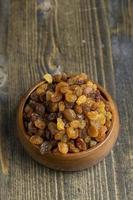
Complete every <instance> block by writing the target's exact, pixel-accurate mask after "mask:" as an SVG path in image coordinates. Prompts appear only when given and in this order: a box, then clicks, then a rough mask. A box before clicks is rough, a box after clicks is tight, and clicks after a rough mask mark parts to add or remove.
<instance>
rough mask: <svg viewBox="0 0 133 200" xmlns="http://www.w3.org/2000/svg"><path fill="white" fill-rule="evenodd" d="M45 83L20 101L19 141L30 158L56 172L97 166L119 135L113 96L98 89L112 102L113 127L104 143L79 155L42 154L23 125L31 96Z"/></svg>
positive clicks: (18, 115) (30, 91) (100, 88)
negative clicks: (26, 104)
mask: <svg viewBox="0 0 133 200" xmlns="http://www.w3.org/2000/svg"><path fill="white" fill-rule="evenodd" d="M43 83H44V81H41V82H39V83H38V84H36V85H35V86H34V87H33V88H32V89H30V90H29V91H28V92H27V93H26V94H25V95H24V96H23V97H22V98H21V100H20V103H19V107H18V114H17V127H18V136H19V139H20V141H21V143H22V145H23V146H24V148H25V149H26V151H27V152H28V154H29V155H30V156H32V158H33V159H34V160H36V161H38V162H39V163H41V164H43V165H45V166H47V167H49V168H52V169H56V170H62V171H77V170H81V169H85V168H87V167H90V166H92V165H95V164H96V163H98V162H99V161H101V160H102V159H103V158H104V157H105V156H106V155H107V154H108V153H109V152H110V151H111V149H112V147H113V145H114V144H115V142H116V139H117V137H118V133H119V115H118V111H117V107H116V105H115V103H114V101H113V100H112V98H111V96H110V95H109V94H108V92H107V91H105V90H104V89H103V88H102V87H101V86H99V85H98V88H99V90H100V92H101V94H102V95H103V97H104V98H105V99H107V100H108V101H109V102H110V105H111V109H112V115H113V119H112V125H111V128H110V130H109V131H108V134H107V136H106V138H105V140H104V141H103V142H100V143H98V144H97V145H96V146H94V147H92V148H90V149H88V150H86V151H83V152H79V153H68V154H66V155H63V154H59V153H46V154H44V155H41V154H40V151H39V148H38V147H37V146H35V145H33V144H31V143H30V142H29V140H28V136H27V134H26V131H25V128H24V124H23V109H24V106H25V103H26V101H27V99H28V98H29V95H30V94H31V93H32V92H33V91H34V90H35V89H36V88H37V87H38V86H40V85H42V84H43Z"/></svg>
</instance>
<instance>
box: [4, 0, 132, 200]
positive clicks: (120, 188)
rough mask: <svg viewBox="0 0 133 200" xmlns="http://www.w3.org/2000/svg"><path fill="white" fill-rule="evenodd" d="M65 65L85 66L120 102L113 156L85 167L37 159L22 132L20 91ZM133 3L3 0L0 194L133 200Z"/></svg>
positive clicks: (32, 199) (20, 198)
mask: <svg viewBox="0 0 133 200" xmlns="http://www.w3.org/2000/svg"><path fill="white" fill-rule="evenodd" d="M57 65H60V66H62V67H63V69H64V70H65V71H73V72H75V71H79V72H80V71H84V72H87V73H88V74H89V76H90V78H92V79H93V80H96V81H98V82H99V83H100V84H102V85H103V86H104V87H106V88H107V89H108V90H109V91H110V93H111V94H112V96H113V97H114V99H115V100H116V102H117V104H118V108H119V112H120V118H121V131H120V136H119V139H118V141H117V144H116V145H115V147H114V148H113V151H112V152H111V153H110V155H109V156H108V157H107V158H106V159H104V160H103V161H102V162H101V163H99V164H98V165H96V166H94V167H92V168H89V169H87V170H84V171H81V172H73V173H70V172H69V173H67V172H65V173H64V172H56V171H54V170H50V169H48V168H45V167H43V166H41V165H39V164H38V163H36V162H35V161H33V160H32V159H31V158H30V157H29V156H28V155H27V154H26V152H25V151H24V150H23V148H22V146H21V145H20V143H19V141H18V139H17V138H16V135H15V134H16V125H15V118H16V108H17V104H18V100H19V97H20V96H21V95H22V94H23V93H24V92H25V91H26V90H27V89H28V88H29V87H30V86H31V85H33V84H34V83H36V82H37V81H38V80H39V79H40V78H41V77H42V75H43V74H44V72H46V71H49V72H53V71H54V70H55V69H56V66H57ZM132 82H133V1H132V0H121V1H120V0H51V1H50V0H21V1H19V0H12V1H9V0H0V164H1V166H0V199H4V200H132V199H133V131H132V130H133V123H132V121H133V114H132V112H133V103H132V102H133V84H132Z"/></svg>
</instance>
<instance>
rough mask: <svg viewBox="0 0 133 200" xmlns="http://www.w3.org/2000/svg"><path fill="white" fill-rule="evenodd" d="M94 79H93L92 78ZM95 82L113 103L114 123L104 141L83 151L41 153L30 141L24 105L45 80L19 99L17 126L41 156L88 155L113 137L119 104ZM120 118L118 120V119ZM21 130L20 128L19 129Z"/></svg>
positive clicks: (66, 156) (70, 156)
mask: <svg viewBox="0 0 133 200" xmlns="http://www.w3.org/2000/svg"><path fill="white" fill-rule="evenodd" d="M91 81H92V80H91ZM92 82H93V83H95V84H96V85H97V86H98V89H99V90H100V92H101V93H102V94H103V95H104V97H105V98H106V99H107V100H108V101H109V102H110V105H111V111H112V116H113V118H112V124H111V127H110V129H109V130H108V133H107V135H106V138H105V139H104V140H103V141H102V142H99V143H97V144H96V145H95V146H94V147H91V148H89V149H87V150H85V151H81V152H78V153H67V154H61V153H53V152H48V153H45V154H43V155H42V154H41V153H40V151H39V147H38V146H37V145H33V144H31V143H30V141H29V139H28V136H27V134H26V130H25V127H24V123H23V110H24V106H25V103H26V101H27V100H28V98H29V96H30V94H31V93H32V92H33V91H34V90H35V89H36V88H38V87H39V86H41V85H42V84H44V83H46V82H45V81H44V80H41V81H39V82H38V83H36V84H34V85H33V86H32V87H31V88H30V89H28V91H27V92H26V93H25V94H24V95H23V96H22V97H21V98H20V101H19V105H18V115H17V126H18V129H21V134H23V136H24V137H25V139H26V140H27V142H28V144H29V145H30V146H31V147H32V148H33V147H34V148H35V149H36V150H37V151H38V153H39V155H40V156H42V157H43V156H45V155H51V156H58V157H61V158H62V157H63V158H64V157H65V158H66V159H67V158H73V157H76V158H77V157H78V158H79V157H80V156H82V157H83V156H86V155H88V154H89V153H92V152H94V151H97V150H98V149H99V148H100V147H101V146H103V145H104V144H105V143H106V142H107V141H108V140H109V138H110V137H111V132H112V131H113V128H114V127H115V123H116V121H118V120H119V115H118V109H117V106H116V103H115V102H114V100H113V99H112V97H111V96H110V94H109V93H108V92H107V90H105V89H104V88H103V87H102V86H101V85H99V84H98V83H96V82H94V81H92ZM116 119H118V120H116ZM18 131H19V132H20V130H18Z"/></svg>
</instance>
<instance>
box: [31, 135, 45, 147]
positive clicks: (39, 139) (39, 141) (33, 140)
mask: <svg viewBox="0 0 133 200" xmlns="http://www.w3.org/2000/svg"><path fill="white" fill-rule="evenodd" d="M30 142H31V143H32V144H36V145H40V144H42V143H43V138H42V137H40V136H39V135H33V136H31V138H30Z"/></svg>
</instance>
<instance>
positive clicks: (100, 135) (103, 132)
mask: <svg viewBox="0 0 133 200" xmlns="http://www.w3.org/2000/svg"><path fill="white" fill-rule="evenodd" d="M106 131H107V127H106V126H102V127H101V128H100V129H99V133H98V136H97V137H96V138H95V139H96V141H98V142H102V141H103V140H104V139H105V137H106Z"/></svg>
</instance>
